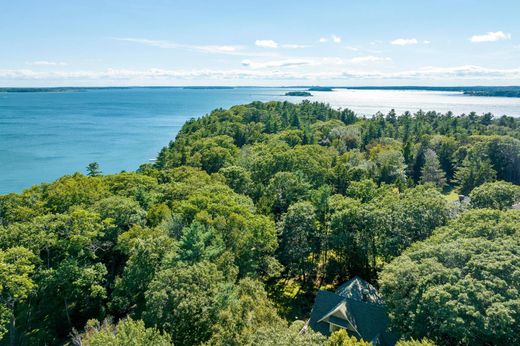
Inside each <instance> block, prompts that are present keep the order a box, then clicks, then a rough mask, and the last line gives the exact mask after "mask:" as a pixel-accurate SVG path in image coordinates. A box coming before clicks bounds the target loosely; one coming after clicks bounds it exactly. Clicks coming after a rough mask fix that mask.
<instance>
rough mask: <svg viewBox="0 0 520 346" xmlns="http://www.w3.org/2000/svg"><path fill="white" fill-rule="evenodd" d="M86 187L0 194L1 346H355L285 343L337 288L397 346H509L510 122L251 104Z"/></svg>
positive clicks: (315, 340)
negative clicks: (366, 307)
mask: <svg viewBox="0 0 520 346" xmlns="http://www.w3.org/2000/svg"><path fill="white" fill-rule="evenodd" d="M4 169H8V167H4ZM102 169H103V167H100V166H99V165H98V164H96V163H91V164H89V165H88V167H87V169H86V171H85V172H84V173H85V174H82V173H75V174H72V175H67V176H63V177H61V178H60V179H58V180H56V181H55V182H51V183H44V184H40V185H37V186H33V187H31V188H28V189H27V190H25V191H23V192H22V193H19V194H17V193H12V194H8V195H3V196H0V339H2V341H1V342H0V343H1V344H5V345H93V346H97V345H173V344H175V345H178V346H189V345H237V346H238V345H291V346H299V345H309V346H312V345H329V346H341V345H359V346H364V345H369V343H368V342H367V341H365V340H359V339H356V338H355V337H353V336H351V335H348V334H347V333H346V332H345V331H339V332H335V333H334V334H332V336H330V337H328V338H326V337H325V336H323V335H321V334H319V333H317V332H313V331H312V330H310V329H307V331H306V332H305V333H301V332H300V330H301V329H302V328H303V326H304V324H305V321H306V320H307V319H308V317H309V314H310V309H311V307H312V304H313V301H314V296H315V294H316V291H317V290H318V289H320V288H321V289H331V290H332V289H334V288H335V287H337V286H338V285H339V284H341V283H343V282H345V281H346V280H348V279H349V278H352V277H354V276H356V275H358V276H360V277H362V278H364V279H365V280H367V281H368V282H370V283H371V284H372V285H374V286H375V287H377V288H378V290H379V291H380V292H381V294H382V296H383V298H384V301H385V304H386V306H387V312H388V316H389V318H390V321H391V323H390V327H391V329H392V330H393V331H395V332H396V333H398V335H399V336H400V341H399V342H398V345H401V346H414V345H415V346H419V345H422V346H431V345H514V344H520V210H518V209H516V208H515V207H514V205H515V204H517V203H518V202H520V119H519V118H512V117H508V116H502V117H494V116H493V115H491V114H483V115H477V114H475V113H470V114H462V115H454V114H452V113H446V114H440V113H437V112H424V111H419V112H417V113H415V114H411V113H409V112H406V113H404V114H396V112H394V111H390V112H389V113H388V114H382V113H378V114H375V115H374V116H372V117H361V116H357V115H356V114H355V113H354V112H353V111H351V110H349V109H339V110H336V109H333V108H331V107H330V106H328V105H326V104H323V103H318V102H309V101H303V102H302V103H299V104H293V103H289V102H267V103H261V102H253V103H250V104H246V105H237V106H234V107H231V108H230V109H216V110H214V111H212V112H211V113H210V114H207V115H205V116H203V117H201V118H198V119H192V120H190V121H188V122H187V123H186V124H185V125H184V126H183V127H182V129H181V131H180V132H179V133H178V134H177V136H176V138H175V140H172V141H171V142H170V143H169V144H168V145H167V146H166V147H164V148H163V149H162V150H161V152H160V153H159V155H158V157H157V160H156V161H155V162H153V163H146V164H143V165H142V166H140V167H139V169H137V170H136V172H121V173H119V174H110V175H105V174H103V173H102ZM459 195H464V196H468V197H469V198H466V197H464V198H463V197H461V196H459Z"/></svg>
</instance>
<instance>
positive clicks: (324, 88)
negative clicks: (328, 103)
mask: <svg viewBox="0 0 520 346" xmlns="http://www.w3.org/2000/svg"><path fill="white" fill-rule="evenodd" d="M308 90H309V91H332V88H331V87H320V86H313V87H310V88H309V89H308Z"/></svg>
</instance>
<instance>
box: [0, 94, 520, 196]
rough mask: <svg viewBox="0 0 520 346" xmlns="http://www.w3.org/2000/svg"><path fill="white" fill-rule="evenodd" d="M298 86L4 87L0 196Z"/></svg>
mask: <svg viewBox="0 0 520 346" xmlns="http://www.w3.org/2000/svg"><path fill="white" fill-rule="evenodd" d="M293 90H302V89H297V88H294V89H291V88H259V87H247V88H246V87H244V88H230V89H210V88H198V89H191V88H188V89H185V88H122V89H118V88H114V89H86V90H83V91H70V92H68V91H65V92H23V93H0V164H1V167H2V169H1V170H0V194H5V193H9V192H21V191H22V190H23V189H24V188H28V187H30V186H32V185H34V184H39V183H42V182H51V181H53V180H55V179H57V178H58V177H60V176H62V175H64V174H71V173H74V172H83V173H85V167H86V166H87V164H88V163H90V162H94V161H96V162H98V163H99V165H100V167H101V170H102V171H103V173H105V174H108V173H117V172H120V171H123V170H127V171H130V170H135V169H137V168H138V167H139V165H140V164H142V163H146V162H149V161H150V160H152V159H154V158H155V157H156V155H157V153H158V152H159V150H160V149H161V148H162V147H163V146H165V145H167V144H168V142H169V141H171V140H173V139H174V138H175V135H176V134H177V132H178V131H179V129H180V128H181V127H182V125H183V123H184V122H185V121H186V120H188V119H190V118H193V117H199V116H203V115H205V114H207V113H208V112H210V111H211V110H213V109H215V108H220V107H222V108H228V107H230V106H232V105H235V104H241V103H249V102H252V101H256V100H258V101H270V100H289V101H291V102H300V101H301V100H302V99H303V98H302V97H290V96H284V94H285V93H286V92H288V91H293ZM312 93H313V97H310V98H309V100H312V101H321V102H326V103H329V104H330V105H331V106H333V107H335V108H350V109H352V110H354V111H355V112H357V113H358V114H360V115H367V116H370V115H372V114H374V113H376V112H377V111H381V112H383V113H386V112H388V111H389V110H390V109H392V108H394V109H395V110H396V111H397V112H398V113H402V112H404V111H406V110H409V111H411V112H414V111H417V110H419V109H423V110H425V111H427V110H436V111H439V112H446V111H449V110H450V111H452V112H453V113H455V114H457V115H458V114H461V113H468V112H471V111H474V112H476V113H478V114H482V113H486V112H491V113H493V114H495V115H497V116H500V115H503V114H507V115H511V116H520V98H505V97H477V96H466V95H462V94H461V93H457V92H438V91H435V92H433V91H395V90H344V89H339V90H335V91H333V92H312Z"/></svg>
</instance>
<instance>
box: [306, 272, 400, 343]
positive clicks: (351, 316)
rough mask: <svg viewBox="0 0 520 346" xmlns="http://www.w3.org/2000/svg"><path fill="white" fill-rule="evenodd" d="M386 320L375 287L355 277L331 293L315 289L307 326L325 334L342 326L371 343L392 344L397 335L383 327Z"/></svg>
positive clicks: (386, 324) (327, 334)
mask: <svg viewBox="0 0 520 346" xmlns="http://www.w3.org/2000/svg"><path fill="white" fill-rule="evenodd" d="M388 322H389V321H388V317H387V314H386V309H385V306H384V304H383V299H382V298H381V296H380V295H379V293H378V292H377V290H376V289H375V287H374V286H372V285H370V284H369V283H368V282H366V281H365V280H363V279H361V278H360V277H358V276H356V277H354V278H353V279H351V280H349V281H347V282H345V283H344V284H343V285H341V286H340V287H339V288H338V289H337V290H336V291H335V292H330V291H323V290H320V291H319V292H318V294H317V295H316V300H315V301H314V306H313V308H312V311H311V317H310V319H309V322H308V325H309V327H310V328H312V329H313V330H314V331H317V332H320V333H322V334H323V335H325V336H329V335H330V334H332V333H333V332H335V331H336V330H339V329H342V328H343V329H346V330H347V331H348V333H349V334H350V335H354V336H355V337H357V338H358V339H359V338H361V339H364V340H365V341H368V342H371V343H372V345H374V346H379V345H381V346H393V345H395V343H396V342H397V339H398V338H397V336H396V335H395V334H393V333H390V332H389V331H388V330H387V327H388Z"/></svg>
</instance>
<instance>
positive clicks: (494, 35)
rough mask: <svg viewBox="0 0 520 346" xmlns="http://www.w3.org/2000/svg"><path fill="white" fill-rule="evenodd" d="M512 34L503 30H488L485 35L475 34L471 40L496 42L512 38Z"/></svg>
mask: <svg viewBox="0 0 520 346" xmlns="http://www.w3.org/2000/svg"><path fill="white" fill-rule="evenodd" d="M510 39H511V34H506V33H504V32H503V31H495V32H488V33H486V34H484V35H473V36H471V38H470V41H471V42H475V43H481V42H495V41H500V40H510Z"/></svg>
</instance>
